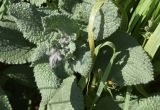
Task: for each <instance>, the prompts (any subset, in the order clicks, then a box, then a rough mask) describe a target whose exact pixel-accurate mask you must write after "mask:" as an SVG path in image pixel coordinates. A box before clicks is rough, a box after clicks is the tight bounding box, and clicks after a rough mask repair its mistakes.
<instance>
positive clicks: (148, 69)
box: [110, 32, 153, 85]
mask: <svg viewBox="0 0 160 110" xmlns="http://www.w3.org/2000/svg"><path fill="white" fill-rule="evenodd" d="M110 40H111V41H112V42H113V43H114V44H115V45H116V50H117V53H116V54H117V57H116V59H115V61H114V64H113V66H112V67H113V68H112V71H111V74H110V78H111V80H113V81H115V82H116V83H118V84H119V85H137V84H145V83H148V82H150V81H152V80H153V69H152V64H151V61H150V59H149V57H148V56H147V54H146V53H145V51H144V50H143V48H142V47H141V46H140V45H139V44H138V43H137V41H136V40H135V39H133V38H132V37H131V36H129V35H128V34H126V33H123V32H117V33H116V34H114V35H113V36H112V37H111V39H110Z"/></svg>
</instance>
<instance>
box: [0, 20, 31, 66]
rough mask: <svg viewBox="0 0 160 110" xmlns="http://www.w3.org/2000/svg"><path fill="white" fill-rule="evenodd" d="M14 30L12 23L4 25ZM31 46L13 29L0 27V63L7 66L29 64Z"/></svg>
mask: <svg viewBox="0 0 160 110" xmlns="http://www.w3.org/2000/svg"><path fill="white" fill-rule="evenodd" d="M6 25H8V27H9V26H10V27H11V28H14V25H15V24H14V23H13V24H12V23H11V24H9V23H6ZM33 47H34V45H33V44H31V43H29V42H28V41H26V40H25V39H24V38H23V36H22V34H21V33H20V32H19V31H17V30H14V29H10V28H3V27H0V61H1V62H5V63H8V64H22V63H26V62H30V56H31V53H32V48H33Z"/></svg>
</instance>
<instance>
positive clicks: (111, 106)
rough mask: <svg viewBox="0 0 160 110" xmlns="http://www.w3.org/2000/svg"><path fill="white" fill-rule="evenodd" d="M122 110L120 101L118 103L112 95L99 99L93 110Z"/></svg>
mask: <svg viewBox="0 0 160 110" xmlns="http://www.w3.org/2000/svg"><path fill="white" fill-rule="evenodd" d="M106 109H108V110H121V108H120V107H119V106H118V103H116V102H115V101H114V100H113V99H112V98H111V97H108V96H106V97H103V98H102V99H100V100H99V102H98V103H97V105H96V106H95V108H94V109H93V110H106Z"/></svg>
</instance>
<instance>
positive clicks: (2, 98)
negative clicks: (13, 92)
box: [0, 87, 12, 110]
mask: <svg viewBox="0 0 160 110" xmlns="http://www.w3.org/2000/svg"><path fill="white" fill-rule="evenodd" d="M0 110H12V107H11V105H10V102H9V100H8V97H7V95H6V93H5V92H4V91H3V90H2V88H1V87H0Z"/></svg>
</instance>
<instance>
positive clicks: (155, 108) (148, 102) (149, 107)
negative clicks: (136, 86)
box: [131, 96, 160, 110]
mask: <svg viewBox="0 0 160 110" xmlns="http://www.w3.org/2000/svg"><path fill="white" fill-rule="evenodd" d="M159 101H160V96H153V97H149V98H146V99H142V100H141V101H140V102H139V104H138V106H137V107H136V109H131V110H159V107H160V104H159Z"/></svg>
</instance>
